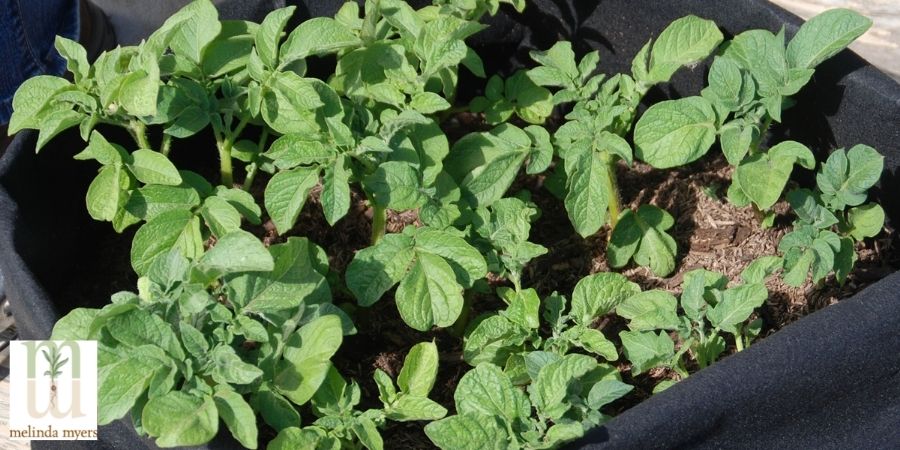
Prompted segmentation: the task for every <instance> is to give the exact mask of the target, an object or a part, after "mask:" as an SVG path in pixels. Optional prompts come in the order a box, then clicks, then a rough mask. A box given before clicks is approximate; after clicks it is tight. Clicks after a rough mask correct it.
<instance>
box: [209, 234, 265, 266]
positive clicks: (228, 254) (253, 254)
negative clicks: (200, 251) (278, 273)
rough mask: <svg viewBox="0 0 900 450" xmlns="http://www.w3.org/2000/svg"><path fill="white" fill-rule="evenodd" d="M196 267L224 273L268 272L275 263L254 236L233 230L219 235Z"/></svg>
mask: <svg viewBox="0 0 900 450" xmlns="http://www.w3.org/2000/svg"><path fill="white" fill-rule="evenodd" d="M197 267H198V268H199V269H200V270H203V271H206V272H208V273H210V272H211V273H216V274H221V275H224V274H228V273H237V272H268V271H271V270H272V269H274V267H275V263H274V261H273V259H272V255H270V254H269V252H268V250H266V247H265V246H263V244H262V242H260V241H259V239H257V238H256V236H254V235H252V234H250V233H248V232H246V231H243V230H235V231H231V232H229V233H228V234H225V235H223V236H220V237H219V239H218V241H216V245H215V247H213V248H211V249H209V251H207V252H206V253H205V254H204V255H203V256H202V257H201V258H200V260H199V261H198V262H197Z"/></svg>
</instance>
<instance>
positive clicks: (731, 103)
mask: <svg viewBox="0 0 900 450" xmlns="http://www.w3.org/2000/svg"><path fill="white" fill-rule="evenodd" d="M707 79H708V82H709V88H708V89H709V91H708V92H703V93H702V95H703V96H704V97H706V96H707V95H711V96H712V97H713V98H714V99H715V100H714V101H718V102H719V103H721V105H722V106H724V107H725V108H726V109H727V110H728V111H736V110H738V109H739V108H740V107H741V105H742V103H743V101H742V100H743V98H744V96H743V95H742V94H743V87H744V86H743V83H744V77H743V75H742V74H741V66H740V65H739V64H738V63H736V62H734V61H733V60H731V59H728V58H722V57H719V56H717V57H716V58H715V59H714V60H713V63H712V66H710V68H709V76H708V78H707ZM704 91H705V90H704ZM723 150H724V149H723ZM730 161H731V160H730V159H729V162H730Z"/></svg>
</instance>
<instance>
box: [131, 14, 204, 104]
mask: <svg viewBox="0 0 900 450" xmlns="http://www.w3.org/2000/svg"><path fill="white" fill-rule="evenodd" d="M216 24H218V22H216ZM159 86H160V80H159V66H157V63H156V60H153V59H147V60H146V61H145V62H144V64H142V65H141V69H140V70H137V71H134V72H131V73H128V74H127V75H125V76H124V78H122V82H121V84H120V85H119V88H118V91H117V93H116V97H115V98H116V101H117V102H118V104H119V105H120V106H121V107H122V108H124V109H125V111H128V113H129V114H131V115H133V116H154V115H156V106H157V103H156V100H157V97H158V95H159Z"/></svg>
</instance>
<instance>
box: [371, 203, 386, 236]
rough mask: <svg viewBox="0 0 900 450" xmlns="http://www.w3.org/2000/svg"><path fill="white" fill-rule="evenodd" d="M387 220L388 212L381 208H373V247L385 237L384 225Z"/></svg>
mask: <svg viewBox="0 0 900 450" xmlns="http://www.w3.org/2000/svg"><path fill="white" fill-rule="evenodd" d="M386 220H387V211H386V210H385V209H384V208H382V207H380V206H374V205H373V206H372V245H375V244H377V243H378V241H380V240H381V238H383V237H384V224H385V222H386Z"/></svg>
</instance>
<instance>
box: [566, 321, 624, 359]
mask: <svg viewBox="0 0 900 450" xmlns="http://www.w3.org/2000/svg"><path fill="white" fill-rule="evenodd" d="M581 328H582V330H581V332H580V333H579V334H578V338H577V339H576V341H575V342H574V343H575V345H578V346H579V347H581V348H583V349H585V350H587V351H589V352H592V353H595V354H597V355H600V356H602V357H603V359H605V360H607V361H615V360H617V359H619V354H618V353H616V346H615V344H613V343H612V341H610V340H609V339H606V336H604V335H603V333H602V332H601V331H600V330H595V329H593V328H587V327H581Z"/></svg>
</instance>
